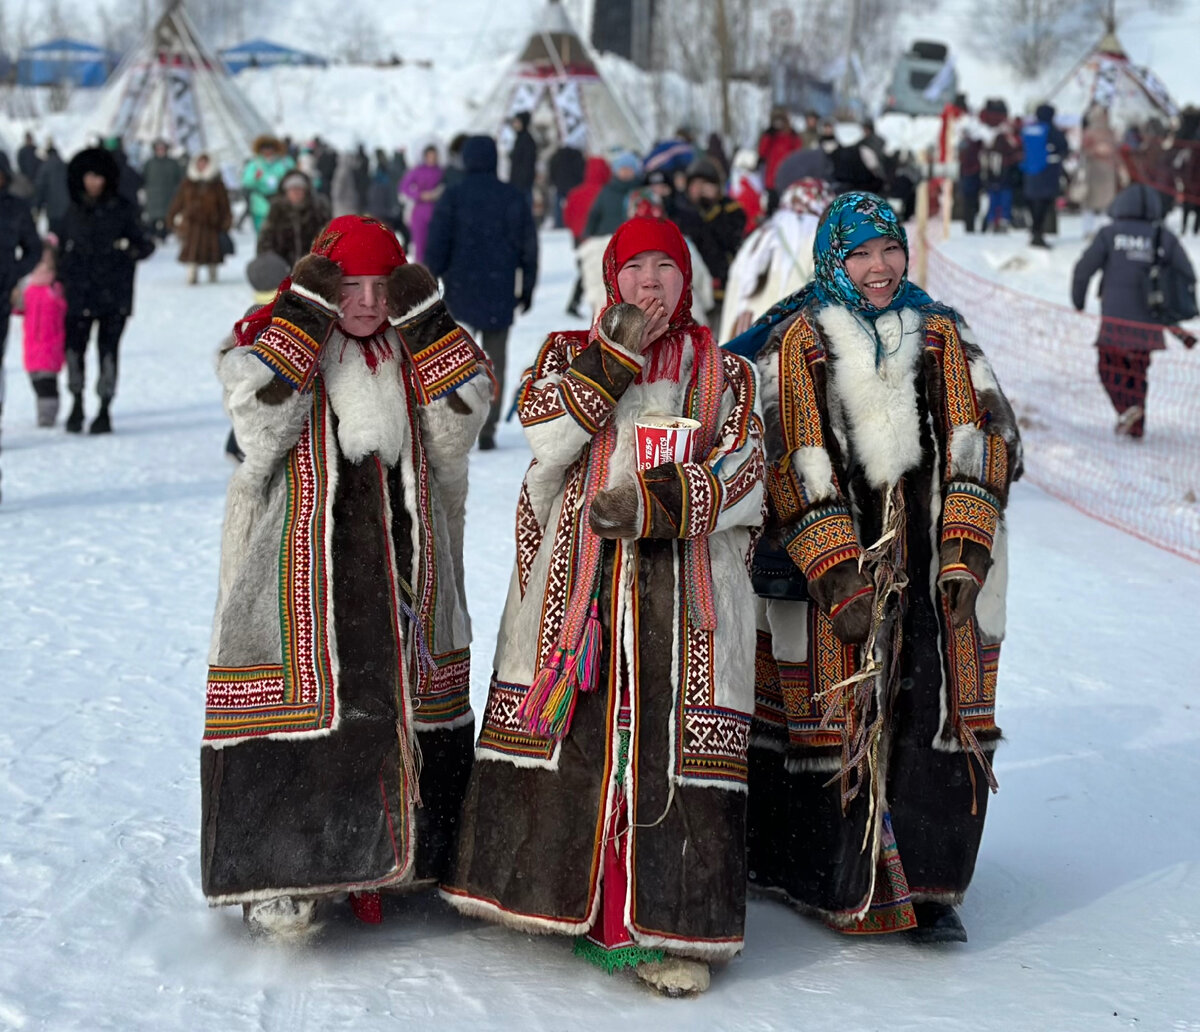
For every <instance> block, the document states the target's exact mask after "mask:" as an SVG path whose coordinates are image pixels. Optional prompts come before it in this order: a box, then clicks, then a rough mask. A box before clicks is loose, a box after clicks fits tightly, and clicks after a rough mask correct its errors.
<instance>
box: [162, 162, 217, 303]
mask: <svg viewBox="0 0 1200 1032" xmlns="http://www.w3.org/2000/svg"><path fill="white" fill-rule="evenodd" d="M167 224H168V225H169V226H170V227H171V229H172V231H173V232H174V233H175V235H176V236H177V237H179V260H180V261H181V262H183V264H184V265H186V266H187V267H188V273H187V281H188V283H189V284H195V282H196V278H197V274H198V272H199V269H200V266H201V265H206V266H208V279H209V282H211V283H215V282H216V281H217V268H218V267H219V266H220V264H221V262H223V261H224V260H225V256H224V255H223V254H222V253H221V237H222V236H223V235H224V234H226V233H228V232H229V229H230V227H231V226H232V225H233V213H232V212H231V210H230V208H229V194H227V193H226V192H225V184H224V183H223V182H221V170H220V169H219V168H218V167H217V166H216V165H215V164H214V163H213V162H212V161H211V160H210V159H209V157H208V155H207V154H197V155H196V156H195V157H194V158H193V159H192V160H191V162H190V163H189V165H188V170H187V178H186V179H184V181H183V183H182V184H181V185H180V187H179V190H178V192H177V193H176V194H175V198H174V200H172V201H171V207H170V208H169V209H167Z"/></svg>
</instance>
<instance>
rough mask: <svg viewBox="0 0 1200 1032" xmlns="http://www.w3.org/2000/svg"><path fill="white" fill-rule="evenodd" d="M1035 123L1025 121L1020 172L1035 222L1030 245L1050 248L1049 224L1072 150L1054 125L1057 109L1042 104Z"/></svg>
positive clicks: (1022, 131)
mask: <svg viewBox="0 0 1200 1032" xmlns="http://www.w3.org/2000/svg"><path fill="white" fill-rule="evenodd" d="M1035 115H1036V121H1033V122H1026V123H1025V125H1024V126H1023V127H1022V129H1021V143H1022V145H1023V148H1024V152H1025V157H1024V158H1023V159H1022V160H1021V171H1022V172H1023V173H1024V175H1025V181H1024V190H1025V200H1026V202H1027V203H1028V204H1029V214H1030V217H1031V219H1032V222H1033V224H1032V226H1031V228H1030V232H1031V236H1030V240H1029V243H1030V245H1031V246H1032V247H1049V246H1050V245H1049V244H1048V243H1046V223H1047V219H1048V218H1049V216H1050V212H1051V211H1052V210H1053V208H1054V202H1055V201H1056V200H1058V196H1059V194H1061V193H1062V186H1063V176H1064V174H1063V159H1064V158H1065V157H1066V156H1067V153H1068V151H1069V150H1070V147H1069V146H1068V145H1067V138H1066V136H1065V135H1063V131H1062V130H1061V129H1059V128H1058V126H1056V125H1055V124H1054V108H1053V107H1052V106H1051V105H1050V104H1040V105H1039V106H1038V109H1037V111H1036V112H1035Z"/></svg>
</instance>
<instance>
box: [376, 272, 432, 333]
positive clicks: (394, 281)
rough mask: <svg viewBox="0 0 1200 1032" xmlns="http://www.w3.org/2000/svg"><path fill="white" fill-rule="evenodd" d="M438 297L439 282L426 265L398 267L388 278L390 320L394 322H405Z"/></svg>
mask: <svg viewBox="0 0 1200 1032" xmlns="http://www.w3.org/2000/svg"><path fill="white" fill-rule="evenodd" d="M437 297H438V287H437V280H435V279H434V278H433V274H432V273H431V272H430V271H429V270H428V269H427V268H425V266H424V265H417V264H416V263H414V262H409V263H408V264H407V265H398V266H397V267H396V268H394V269H393V270H392V272H391V275H390V276H388V281H387V301H388V318H389V319H390V320H392V322H397V321H403V320H404V319H405V318H406V317H407V316H409V315H410V313H413V312H415V311H416V310H417V309H420V308H422V307H423V306H428V304H429V302H431V301H436V300H437Z"/></svg>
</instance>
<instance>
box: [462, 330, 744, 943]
mask: <svg viewBox="0 0 1200 1032" xmlns="http://www.w3.org/2000/svg"><path fill="white" fill-rule="evenodd" d="M717 354H718V358H717V359H716V361H717V362H719V363H720V366H719V370H720V371H719V380H718V382H719V384H720V387H719V390H720V394H721V397H720V404H719V415H718V419H717V425H718V427H719V429H718V431H717V433H716V434H715V438H714V439H715V442H716V443H715V445H714V447H713V450H712V452H711V454H710V455H708V456H707V457H704V458H702V459H700V460H698V461H696V462H692V463H684V464H682V465H681V466H677V467H668V466H663V467H659V469H660V470H668V469H677V470H682V471H683V475H682V476H681V478H680V479H679V480H677V481H675V482H674V485H673V487H671V488H670V489H668V490H667V491H661V492H660V491H656V490H654V489H653V488H652V487H651V486H650V485H649V480H650V476H649V474H648V473H644V474H638V473H637V471H636V470H637V466H636V462H635V443H634V442H635V437H634V421H635V420H636V419H637V418H638V417H639V416H641V415H643V414H658V415H663V414H680V413H683V412H684V411H686V409H685V395H686V393H687V391H688V384H689V381H690V380H691V378H692V368H693V362H694V358H693V355H694V352H693V346H692V343H691V340H690V338H688V339H687V340H686V342H685V344H684V351H683V362H682V373H681V376H680V378H679V382H673V381H671V380H657V381H654V382H651V383H635V382H634V378H635V376H636V374H637V373H638V371H639V369H640V368H641V365H642V361H643V359H642V358H641V357H638V356H634V355H631V354H629V353H627V352H625V351H624V350H622V349H621V348H620V347H619V346H618V345H616V344H613V343H611V342H609V341H608V340H607V339H605V338H604V337H603V335H601V336H600V337H599V338H598V339H596V340H594V341H593V342H591V343H588V340H587V336H586V334H582V333H558V334H554V335H552V336H551V337H550V338H549V339H548V340H547V341H546V343H545V345H544V346H543V347H542V350H541V352H540V353H539V355H538V358H537V361H536V363H535V365H534V367H533V368H532V370H531V372H530V374H529V376H528V378H527V380H526V382H525V385H524V387H523V388H522V391H521V394H520V397H519V409H518V410H519V413H520V417H521V421H522V424H523V425H524V427H525V431H526V435H527V436H528V439H529V442H530V445H531V447H532V449H533V453H534V460H533V462H532V463H531V465H530V467H529V470H528V472H527V473H526V476H525V481H524V483H523V485H522V488H521V495H520V501H519V504H518V510H517V563H516V569H515V570H514V572H513V577H512V583H511V586H510V588H509V594H508V600H507V603H506V605H505V609H504V616H503V620H502V623H501V627H500V635H499V643H498V646H497V653H496V664H495V672H494V675H493V680H492V685H491V690H490V693H489V697H488V704H487V710H486V713H485V715H484V720H483V729H482V732H481V735H480V739H479V743H478V748H477V751H476V763H475V767H474V772H473V774H472V778H471V784H470V787H469V789H468V795H467V801H466V804H465V807H464V813H463V820H462V828H461V832H460V837H459V852H458V862H457V866H456V869H455V871H454V874H453V875H452V877H451V878H450V879H449V880H448V882H447V884H446V885H445V887H444V894H445V896H446V897H447V899H448V900H449V901H450V902H451V903H452V904H453V905H454V906H456V907H457V908H458V909H460V910H462V911H463V912H465V913H469V914H475V915H477V916H482V917H486V918H489V919H490V920H496V921H501V922H503V923H506V924H509V925H512V926H514V927H517V928H521V929H524V930H526V931H534V932H561V933H567V934H573V933H581V932H584V931H587V930H588V929H589V928H590V927H591V926H592V924H593V922H594V920H595V919H596V915H597V911H598V908H599V905H600V884H599V882H600V873H601V851H602V846H603V844H604V829H605V825H606V820H607V815H608V814H609V813H610V812H611V811H612V808H613V806H614V798H615V791H616V787H617V786H616V779H617V776H618V775H617V770H618V767H619V757H618V752H619V745H618V739H619V736H618V732H619V730H620V729H619V728H618V726H617V721H618V710H619V699H620V697H621V695H622V693H623V692H626V691H627V692H628V694H629V700H630V721H631V726H630V728H629V729H628V731H629V734H630V741H631V743H632V744H631V746H630V748H629V760H628V763H627V764H626V765H625V766H624V773H623V774H622V775H621V776H622V777H623V778H624V780H623V782H622V784H623V786H624V790H625V797H626V799H628V801H629V823H630V825H631V827H632V832H631V840H632V841H631V843H630V845H629V848H628V851H627V854H626V857H625V864H626V870H627V878H628V884H629V886H630V889H629V895H628V897H627V898H626V902H625V924H626V927H627V929H628V931H629V933H630V935H631V937H632V939H633V940H634V941H635V942H636V943H637V944H638V945H640V946H645V947H666V948H668V949H669V950H671V951H672V952H676V953H683V954H693V955H696V956H700V957H724V956H730V955H732V954H734V953H736V952H737V951H738V950H739V949H740V948H741V944H742V926H743V920H744V910H745V877H746V873H745V856H744V830H745V799H746V796H745V791H746V766H745V759H746V748H747V743H748V737H749V730H750V715H751V711H752V708H753V682H754V654H753V644H754V606H753V602H754V599H753V593H752V591H751V587H750V583H749V577H748V574H747V565H746V564H747V557H748V552H749V549H750V547H751V540H752V537H754V536H755V528H756V527H757V526H758V525H759V524H760V523H761V520H762V514H763V505H764V487H763V458H762V446H761V422H760V416H759V410H758V403H757V400H756V388H755V379H754V376H753V372H752V370H751V368H750V367H749V365H748V364H747V363H746V362H744V361H743V360H742V359H740V358H737V357H736V356H734V355H731V354H728V353H725V352H718V353H717ZM610 420H616V421H617V433H616V444H615V449H614V452H613V457H612V462H611V465H610V467H609V479H608V481H607V484H608V486H609V487H612V486H614V485H616V484H618V483H619V482H623V481H626V482H627V481H628V480H629V479H631V478H632V479H633V480H634V481H635V482H637V483H639V484H640V485H641V490H640V491H639V492H638V493H639V497H640V498H641V499H642V501H641V502H639V523H641V525H643V527H645V526H647V525H648V521H649V515H648V514H647V513H646V511H645V509H646V507H647V506H650V505H654V506H663V507H664V508H665V509H667V510H669V514H668V517H667V518H668V519H669V520H670V521H671V524H672V527H673V528H675V529H676V530H677V533H675V534H673V535H672V536H673V537H675V538H676V540H672V539H671V537H667V536H664V535H663V534H661V533H660V534H658V535H657V536H650V535H649V531H646V530H645V529H644V530H643V536H641V537H636V538H629V539H622V540H618V541H611V540H610V541H606V542H604V553H603V560H602V563H601V566H600V575H599V580H600V596H599V599H600V604H599V611H600V615H601V622H602V626H603V630H602V638H601V640H602V646H601V660H600V669H599V677H598V687H597V690H595V691H592V692H587V693H581V694H580V695H579V697H578V703H577V708H576V711H575V714H574V718H573V720H572V723H571V726H570V730H569V732H568V733H567V735H566V737H565V738H564V739H563V740H562V741H560V742H556V741H555V740H553V739H551V738H542V737H539V736H537V735H535V734H531V733H530V732H529V731H528V730H526V729H525V727H524V726H523V725H522V724H521V722H520V721H519V720H518V719H517V716H516V710H517V707H518V706H519V705H520V703H521V701H522V699H523V698H524V696H525V694H526V692H527V691H528V690H529V686H530V684H531V682H532V681H533V679H534V676H535V674H536V672H537V671H538V669H539V668H540V667H541V666H543V665H544V664H545V662H546V659H547V656H548V655H549V653H550V651H551V649H552V648H553V646H554V643H555V639H556V636H557V634H558V629H559V627H560V625H561V624H562V621H563V618H564V610H565V608H566V603H567V592H568V590H569V585H568V583H567V580H568V578H569V575H570V571H571V569H572V563H573V560H574V553H575V550H576V547H577V534H578V530H579V524H580V521H581V520H586V519H587V513H586V512H584V511H583V509H584V507H583V505H582V504H581V492H582V491H583V482H584V476H585V472H586V469H587V459H588V455H589V451H590V449H591V446H592V438H593V435H595V434H596V433H597V432H598V431H599V430H600V428H601V427H603V426H604V425H606V424H607V423H608V422H609V421H610ZM660 486H661V485H660ZM680 538H683V539H689V538H691V539H697V540H702V541H704V542H706V543H707V547H708V551H709V554H710V556H711V565H712V578H713V587H714V594H715V600H716V612H717V622H716V629H715V630H714V631H704V630H699V629H697V628H695V627H693V626H691V624H690V623H689V621H688V619H687V614H686V611H685V610H686V605H685V603H684V594H685V592H684V588H683V585H682V582H681V569H682V566H683V563H682V560H681V555H682V549H681V542H680V541H679V540H678V539H680Z"/></svg>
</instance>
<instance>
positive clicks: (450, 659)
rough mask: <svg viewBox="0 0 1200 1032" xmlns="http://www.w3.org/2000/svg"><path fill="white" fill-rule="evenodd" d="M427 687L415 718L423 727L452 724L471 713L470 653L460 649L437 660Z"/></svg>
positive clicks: (419, 697)
mask: <svg viewBox="0 0 1200 1032" xmlns="http://www.w3.org/2000/svg"><path fill="white" fill-rule="evenodd" d="M433 661H434V663H435V664H436V667H437V669H435V670H434V671H433V673H432V675H431V676H430V677H429V679H428V683H427V684H424V685H422V686H421V687H420V689H419V690H418V692H417V696H416V699H415V701H414V709H413V718H414V720H415V721H416V723H418V724H420V725H422V726H426V727H427V726H429V725H436V724H452V723H454V722H455V721H458V720H461V719H462V718H463V717H465V716H466V715H467V714H468V713H470V712H471V650H470V649H469V648H466V649H458V650H456V651H454V652H446V653H443V654H442V655H439V656H434V657H433Z"/></svg>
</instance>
